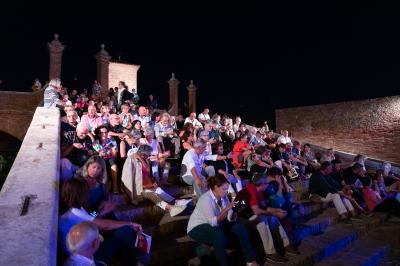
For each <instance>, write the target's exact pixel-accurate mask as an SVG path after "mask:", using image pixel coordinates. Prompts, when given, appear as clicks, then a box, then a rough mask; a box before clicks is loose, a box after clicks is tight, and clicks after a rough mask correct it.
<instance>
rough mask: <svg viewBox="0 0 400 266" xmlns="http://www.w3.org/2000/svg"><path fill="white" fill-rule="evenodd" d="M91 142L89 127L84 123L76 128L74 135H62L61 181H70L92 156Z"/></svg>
mask: <svg viewBox="0 0 400 266" xmlns="http://www.w3.org/2000/svg"><path fill="white" fill-rule="evenodd" d="M92 142H93V140H92V139H91V138H90V136H89V127H88V125H86V124H84V123H79V124H78V125H77V126H76V132H74V134H67V135H63V137H62V140H61V157H62V159H61V163H60V164H61V180H62V181H65V180H68V179H71V178H72V176H73V175H74V172H75V171H76V170H77V169H78V168H79V167H82V166H83V165H84V163H85V162H86V161H87V159H88V158H89V157H90V156H91V155H93V149H92Z"/></svg>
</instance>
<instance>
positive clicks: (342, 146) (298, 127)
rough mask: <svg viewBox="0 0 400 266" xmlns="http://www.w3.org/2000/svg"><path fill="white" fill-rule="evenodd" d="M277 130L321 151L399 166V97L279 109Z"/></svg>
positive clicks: (277, 112) (277, 111) (276, 113)
mask: <svg viewBox="0 0 400 266" xmlns="http://www.w3.org/2000/svg"><path fill="white" fill-rule="evenodd" d="M275 115H276V127H277V129H279V130H281V129H288V130H289V132H290V134H291V136H292V137H294V138H296V139H298V140H300V141H302V142H310V143H313V144H315V145H319V146H322V147H326V148H328V147H333V148H334V149H336V150H340V151H345V152H349V153H355V154H357V153H361V154H365V155H367V156H369V157H371V158H378V159H380V160H388V161H391V162H395V163H400V153H399V151H400V134H399V133H400V96H393V97H385V98H377V99H369V100H362V101H351V102H341V103H332V104H323V105H314V106H304V107H296V108H286V109H279V110H276V112H275Z"/></svg>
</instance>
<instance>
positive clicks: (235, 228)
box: [189, 220, 255, 266]
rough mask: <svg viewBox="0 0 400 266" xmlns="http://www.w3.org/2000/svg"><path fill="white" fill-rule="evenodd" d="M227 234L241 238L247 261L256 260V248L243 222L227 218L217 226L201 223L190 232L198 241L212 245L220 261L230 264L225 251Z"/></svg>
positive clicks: (222, 263)
mask: <svg viewBox="0 0 400 266" xmlns="http://www.w3.org/2000/svg"><path fill="white" fill-rule="evenodd" d="M226 235H234V236H236V237H237V238H238V239H239V242H240V246H241V249H242V252H243V254H244V256H245V259H246V262H252V261H254V259H255V252H254V249H253V247H252V245H251V242H250V239H249V235H248V233H247V230H246V227H245V226H244V225H243V224H241V223H230V222H228V221H226V220H225V221H224V222H223V223H222V224H221V225H220V226H216V227H212V226H211V225H210V224H201V225H198V226H196V227H195V228H193V229H192V230H191V231H190V232H189V236H190V237H191V238H192V239H193V240H195V241H196V242H198V243H202V244H208V245H212V246H213V247H214V252H215V256H216V258H217V260H218V262H219V263H220V264H221V265H223V266H225V265H229V263H228V256H227V254H226V251H225V247H226Z"/></svg>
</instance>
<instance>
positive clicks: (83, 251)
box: [64, 222, 106, 266]
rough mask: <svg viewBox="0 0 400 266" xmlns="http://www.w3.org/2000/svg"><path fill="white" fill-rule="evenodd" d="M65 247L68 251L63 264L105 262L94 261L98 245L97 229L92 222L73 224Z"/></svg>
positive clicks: (65, 265) (88, 264)
mask: <svg viewBox="0 0 400 266" xmlns="http://www.w3.org/2000/svg"><path fill="white" fill-rule="evenodd" d="M66 241H67V247H68V251H69V252H70V254H71V255H70V256H69V258H68V259H67V260H66V261H65V263H64V266H78V265H79V266H95V265H96V263H97V265H101V264H104V265H106V264H105V263H102V262H99V261H97V262H96V263H95V261H94V258H93V255H94V254H95V253H96V251H97V249H98V248H99V246H100V242H101V237H100V235H99V229H98V228H97V226H96V225H95V224H94V223H92V222H81V223H79V224H76V225H74V226H73V227H72V228H71V230H70V231H69V233H68V235H67V240H66Z"/></svg>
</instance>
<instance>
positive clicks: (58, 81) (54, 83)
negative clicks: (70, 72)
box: [49, 79, 61, 87]
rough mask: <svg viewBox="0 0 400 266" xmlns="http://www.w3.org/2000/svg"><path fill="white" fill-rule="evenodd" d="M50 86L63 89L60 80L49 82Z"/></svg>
mask: <svg viewBox="0 0 400 266" xmlns="http://www.w3.org/2000/svg"><path fill="white" fill-rule="evenodd" d="M49 86H54V87H61V80H60V79H52V80H50V82H49Z"/></svg>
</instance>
